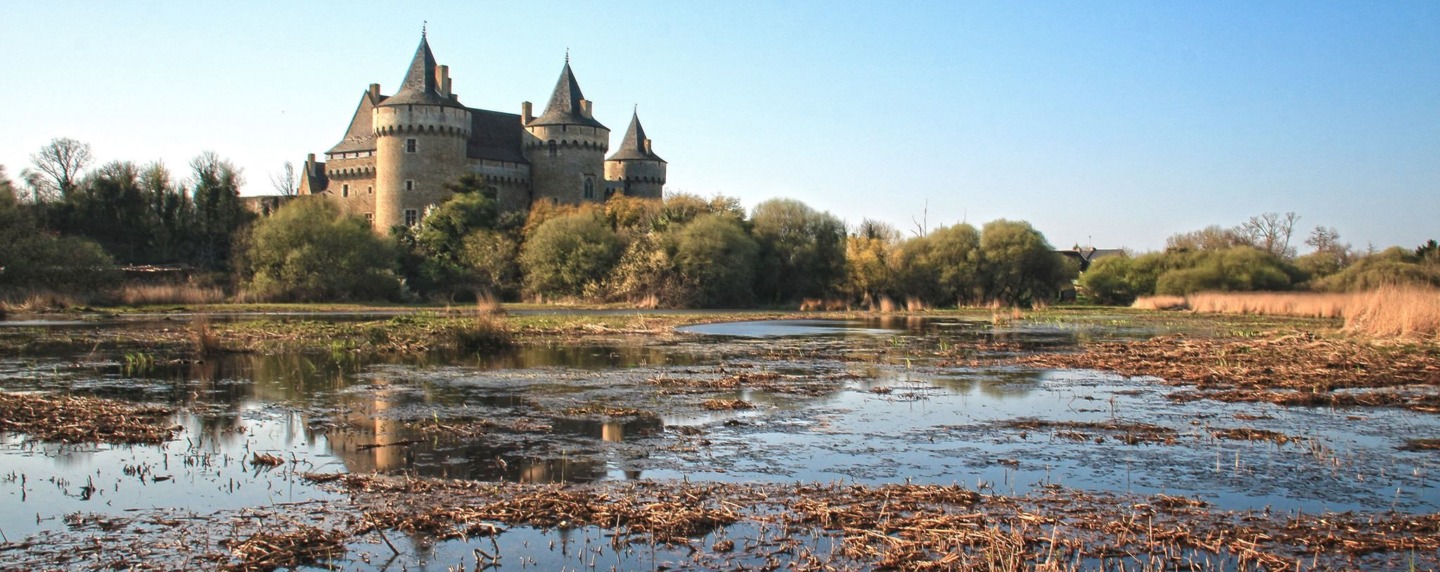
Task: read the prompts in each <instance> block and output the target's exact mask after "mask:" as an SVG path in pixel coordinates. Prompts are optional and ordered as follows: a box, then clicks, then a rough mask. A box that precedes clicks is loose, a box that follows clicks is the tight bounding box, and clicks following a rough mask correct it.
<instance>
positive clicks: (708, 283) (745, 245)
mask: <svg viewBox="0 0 1440 572" xmlns="http://www.w3.org/2000/svg"><path fill="white" fill-rule="evenodd" d="M758 256H759V247H758V246H757V245H756V244H755V241H754V239H752V238H750V236H749V235H748V234H746V233H745V229H744V228H742V227H741V226H740V222H739V221H737V220H735V219H734V218H733V217H730V216H726V215H723V214H716V213H706V214H703V215H700V216H698V217H696V218H695V220H693V221H691V222H690V224H688V225H685V228H683V229H681V230H680V231H679V233H678V236H677V238H676V246H675V267H676V269H677V270H678V271H679V273H680V276H681V281H682V283H683V284H684V287H685V289H686V291H687V292H688V293H689V296H688V298H689V300H688V304H687V305H695V306H701V307H707V308H722V307H729V308H736V307H742V306H747V305H749V304H750V303H752V302H753V301H754V292H753V290H752V287H753V286H752V285H753V284H754V282H755V265H756V261H757V259H758Z"/></svg>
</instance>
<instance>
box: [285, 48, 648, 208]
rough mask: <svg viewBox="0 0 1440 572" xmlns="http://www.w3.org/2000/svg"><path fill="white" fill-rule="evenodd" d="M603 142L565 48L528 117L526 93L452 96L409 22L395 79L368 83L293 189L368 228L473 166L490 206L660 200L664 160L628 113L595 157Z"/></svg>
mask: <svg viewBox="0 0 1440 572" xmlns="http://www.w3.org/2000/svg"><path fill="white" fill-rule="evenodd" d="M609 149H610V129H608V128H606V127H605V125H604V124H601V123H600V122H599V121H597V120H596V119H595V116H594V104H593V103H592V102H591V101H590V100H587V99H585V96H584V95H583V94H582V93H581V92H580V84H579V83H578V82H576V81H575V74H574V73H572V72H571V71H570V56H569V55H568V54H567V55H566V56H565V67H564V69H562V70H561V71H560V80H559V81H558V82H556V83H555V90H554V91H553V92H552V93H551V94H550V101H549V103H548V104H546V106H545V112H544V113H541V114H540V115H539V116H538V117H536V116H533V115H532V113H531V104H530V102H528V101H526V102H524V103H522V104H520V114H519V115H514V114H510V113H502V112H499V111H489V110H485V109H475V108H471V107H465V106H464V105H462V104H461V103H460V98H459V96H458V95H456V94H455V93H454V92H453V91H451V85H450V69H449V66H443V65H437V64H436V63H435V56H434V55H433V54H431V52H430V43H429V41H428V39H427V38H426V34H425V33H424V32H421V34H420V47H419V48H417V49H416V50H415V58H414V59H413V60H412V61H411V62H410V67H409V68H408V69H407V70H405V79H404V80H403V81H402V82H401V83H400V88H399V89H398V90H396V92H395V94H394V95H389V96H386V95H381V93H380V84H376V83H372V84H370V89H368V90H366V91H365V93H364V94H363V95H361V96H360V104H359V106H357V107H356V109H355V115H354V117H352V118H351V119H350V126H349V128H347V129H346V130H345V136H344V138H342V139H341V140H340V143H338V144H336V145H335V146H334V147H331V148H330V150H329V151H327V152H325V160H324V161H323V162H320V161H316V160H315V155H314V154H313V153H312V154H310V155H309V156H308V157H307V158H306V160H305V166H304V168H303V170H302V171H301V174H300V175H301V176H300V177H299V179H300V181H299V182H300V190H299V193H300V194H301V195H322V196H326V197H328V198H330V199H331V200H334V201H336V202H337V203H338V204H339V205H340V206H341V209H342V210H343V211H344V212H346V213H349V214H355V215H363V216H364V217H365V218H366V219H367V220H369V221H370V223H371V226H372V227H373V228H374V229H375V231H376V232H377V233H380V234H387V233H388V232H389V230H390V228H391V227H394V226H398V225H406V226H410V225H414V224H415V223H417V222H419V221H420V220H421V218H422V217H424V215H425V212H426V210H427V209H429V208H430V207H433V206H435V205H437V204H440V203H441V202H444V201H445V199H447V198H449V196H450V194H451V193H450V192H449V191H447V190H445V184H446V183H450V182H452V181H455V180H457V179H459V178H460V177H461V176H463V175H466V174H470V173H474V174H478V175H482V176H484V178H485V181H486V184H487V185H488V186H489V187H490V190H492V191H494V193H495V196H496V200H497V202H498V204H499V207H500V209H501V211H502V212H506V211H511V212H513V211H523V210H526V209H528V208H529V207H530V205H531V203H533V202H535V201H541V200H549V201H554V202H557V203H562V204H579V203H584V202H601V201H604V200H605V199H606V198H607V197H609V196H610V195H612V194H617V193H618V194H623V195H627V196H634V197H646V198H660V196H661V189H662V188H663V187H664V185H665V166H666V163H665V160H663V159H661V158H660V157H659V156H658V155H656V154H655V152H654V151H652V150H651V148H650V139H648V138H646V137H645V130H644V128H642V127H641V126H640V118H639V116H638V114H637V115H632V116H631V118H630V127H629V128H628V129H626V131H625V137H624V138H623V139H622V140H621V142H620V147H619V149H616V151H615V153H614V154H612V155H610V157H608V158H606V157H605V153H606V152H608V151H609Z"/></svg>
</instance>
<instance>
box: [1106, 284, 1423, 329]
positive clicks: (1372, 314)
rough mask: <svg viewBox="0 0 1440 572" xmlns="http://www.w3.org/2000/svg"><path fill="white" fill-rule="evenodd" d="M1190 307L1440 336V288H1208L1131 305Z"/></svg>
mask: <svg viewBox="0 0 1440 572" xmlns="http://www.w3.org/2000/svg"><path fill="white" fill-rule="evenodd" d="M1132 307H1134V308H1141V309H1150V310H1179V309H1188V310H1191V311H1194V312H1201V313H1213V314H1252V315H1266V316H1297V317H1308V318H1327V319H1342V320H1344V321H1345V329H1346V330H1347V331H1350V332H1354V333H1357V334H1364V335H1370V336H1377V337H1422V338H1425V337H1428V338H1435V337H1437V336H1440V289H1435V288H1424V287H1417V286H1386V287H1382V288H1378V289H1375V290H1370V291H1366V292H1352V293H1317V292H1204V293H1198V294H1191V295H1189V296H1185V297H1180V296H1149V297H1144V298H1140V299H1138V300H1136V301H1135V304H1134V305H1133V306H1132Z"/></svg>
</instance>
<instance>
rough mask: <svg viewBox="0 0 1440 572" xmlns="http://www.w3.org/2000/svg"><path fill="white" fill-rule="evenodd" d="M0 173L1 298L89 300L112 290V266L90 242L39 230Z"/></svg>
mask: <svg viewBox="0 0 1440 572" xmlns="http://www.w3.org/2000/svg"><path fill="white" fill-rule="evenodd" d="M7 181H8V179H7V178H5V177H4V176H3V173H0V296H19V295H24V294H26V293H28V292H33V291H51V292H59V293H64V294H92V293H96V292H98V291H100V290H101V289H103V288H104V287H106V286H108V285H110V284H113V283H114V281H115V279H116V277H117V276H116V273H115V262H114V261H113V260H112V259H111V258H110V256H109V255H107V254H105V250H104V249H103V248H101V247H100V245H98V244H95V243H94V242H93V241H90V240H87V239H84V238H79V237H73V236H55V235H53V234H50V233H48V232H44V231H43V230H41V229H40V227H39V225H38V224H37V222H36V221H35V218H34V216H33V215H32V212H31V211H30V209H28V208H26V206H25V205H22V204H20V203H19V201H18V200H16V193H15V191H14V188H13V186H12V185H5V184H4V182H7Z"/></svg>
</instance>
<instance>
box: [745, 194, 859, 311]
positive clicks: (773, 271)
mask: <svg viewBox="0 0 1440 572" xmlns="http://www.w3.org/2000/svg"><path fill="white" fill-rule="evenodd" d="M751 224H752V225H753V233H754V236H755V241H756V242H757V243H758V244H759V245H760V269H759V276H758V278H759V280H758V284H757V287H756V294H758V295H759V296H760V297H761V298H762V299H764V300H765V301H768V302H787V301H796V300H800V299H803V298H828V297H830V295H831V294H832V293H833V292H834V290H836V287H837V286H838V285H839V284H840V282H841V281H842V280H843V279H844V277H845V225H844V224H842V223H841V222H840V219H837V218H835V217H834V216H833V215H831V214H830V213H822V212H816V211H815V210H813V209H811V208H810V207H808V206H806V205H805V203H802V202H800V201H796V200H792V199H771V200H768V201H765V202H763V203H760V204H759V205H756V206H755V212H754V214H753V215H752V216H751Z"/></svg>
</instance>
